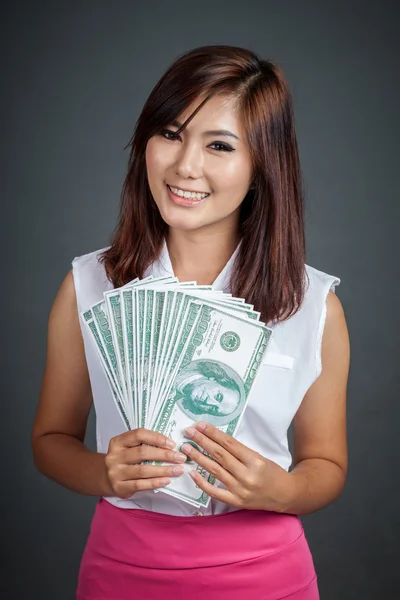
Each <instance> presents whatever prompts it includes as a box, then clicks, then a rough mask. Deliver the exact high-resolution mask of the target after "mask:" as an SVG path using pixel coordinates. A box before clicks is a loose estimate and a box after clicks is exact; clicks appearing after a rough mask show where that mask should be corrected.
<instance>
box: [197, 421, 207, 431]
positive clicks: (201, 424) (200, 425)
mask: <svg viewBox="0 0 400 600" xmlns="http://www.w3.org/2000/svg"><path fill="white" fill-rule="evenodd" d="M206 426H207V423H204V421H199V422H198V423H196V427H197V429H200V431H204V429H205V428H206Z"/></svg>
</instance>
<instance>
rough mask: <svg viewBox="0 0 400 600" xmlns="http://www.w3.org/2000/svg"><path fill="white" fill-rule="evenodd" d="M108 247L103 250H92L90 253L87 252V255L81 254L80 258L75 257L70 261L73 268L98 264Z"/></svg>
mask: <svg viewBox="0 0 400 600" xmlns="http://www.w3.org/2000/svg"><path fill="white" fill-rule="evenodd" d="M108 248H109V246H105V247H104V248H99V249H98V250H93V251H92V252H88V253H87V254H81V255H80V256H75V258H74V259H73V261H72V266H73V268H74V267H76V266H84V265H96V264H99V263H100V258H101V255H102V254H103V252H105V251H106V250H108Z"/></svg>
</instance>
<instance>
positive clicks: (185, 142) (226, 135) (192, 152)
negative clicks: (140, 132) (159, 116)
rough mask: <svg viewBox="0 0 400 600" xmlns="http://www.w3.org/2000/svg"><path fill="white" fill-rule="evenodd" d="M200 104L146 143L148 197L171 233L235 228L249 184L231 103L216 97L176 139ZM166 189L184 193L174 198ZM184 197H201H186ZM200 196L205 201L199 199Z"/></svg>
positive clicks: (248, 169)
mask: <svg viewBox="0 0 400 600" xmlns="http://www.w3.org/2000/svg"><path fill="white" fill-rule="evenodd" d="M199 103H200V101H198V102H197V103H196V104H195V105H193V106H191V107H189V109H188V110H187V111H186V112H185V113H183V114H182V115H181V116H180V118H179V123H169V124H168V125H166V127H165V129H164V130H163V131H162V132H161V133H160V134H158V135H155V136H153V137H152V138H150V139H149V141H148V143H147V147H146V167H147V177H148V182H149V186H150V191H151V193H152V195H153V198H154V200H155V202H156V204H157V206H158V208H159V211H160V213H161V216H162V218H163V219H164V221H165V222H166V223H167V224H168V225H169V226H170V227H173V228H177V229H184V230H196V229H201V228H205V229H208V228H213V229H214V228H215V227H219V226H221V225H222V226H224V225H225V226H228V227H229V226H230V225H232V227H233V228H236V226H237V223H238V220H239V207H240V204H241V203H242V201H243V199H244V197H245V196H246V194H247V192H248V190H249V188H250V183H251V179H252V165H251V159H250V153H249V149H248V146H247V143H246V140H245V136H244V132H243V129H242V127H241V122H240V118H239V116H238V115H237V114H236V112H235V109H234V106H233V103H234V99H232V98H229V97H226V96H225V97H224V96H214V97H213V98H211V99H210V100H208V102H206V103H205V104H204V106H203V107H202V108H201V109H200V110H199V112H198V113H197V114H196V115H195V117H194V118H193V119H192V121H190V123H189V124H188V126H187V127H186V129H184V130H183V131H182V133H181V134H180V135H179V136H178V137H177V138H174V135H173V134H174V131H177V129H178V126H179V125H180V124H181V123H183V121H184V120H185V119H186V118H187V117H188V116H189V115H190V114H191V113H192V111H193V110H194V109H195V108H196V106H198V104H199ZM222 130H224V131H225V132H223V131H222ZM213 131H214V133H212V132H213ZM230 134H232V135H230ZM233 136H235V137H233ZM169 186H171V187H172V188H174V192H177V189H176V188H179V190H182V191H181V192H179V193H178V194H176V193H173V192H172V191H171V190H170V189H169ZM185 192H197V193H200V194H202V196H201V197H199V195H198V194H197V195H196V197H194V198H193V197H192V196H190V197H187V196H188V194H187V193H186V194H185ZM179 194H181V195H179ZM204 194H208V196H207V197H205V198H203V195H204Z"/></svg>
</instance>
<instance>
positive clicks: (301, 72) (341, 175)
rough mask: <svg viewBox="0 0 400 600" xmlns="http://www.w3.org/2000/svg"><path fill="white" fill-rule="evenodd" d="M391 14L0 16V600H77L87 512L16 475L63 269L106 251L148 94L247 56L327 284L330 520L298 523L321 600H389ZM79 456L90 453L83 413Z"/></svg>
mask: <svg viewBox="0 0 400 600" xmlns="http://www.w3.org/2000/svg"><path fill="white" fill-rule="evenodd" d="M398 6H399V5H398V3H396V2H389V1H381V2H380V3H365V2H362V1H360V0H356V1H353V2H343V1H329V2H323V3H322V2H318V1H317V0H315V1H305V2H295V1H288V2H270V1H266V0H264V1H262V2H261V1H260V2H257V1H252V0H247V1H246V2H236V1H234V0H230V1H229V2H216V1H214V2H207V1H204V0H203V1H202V2H201V3H197V4H196V3H194V4H193V3H188V2H182V1H181V0H179V1H173V2H161V1H155V0H149V1H148V2H145V3H137V2H134V1H133V0H132V1H125V2H123V1H115V2H110V1H108V2H107V1H105V0H98V1H86V2H85V1H81V2H76V1H75V2H74V1H69V2H66V1H65V0H59V1H58V2H49V1H42V2H40V3H38V2H13V3H9V4H8V5H6V8H4V7H3V15H2V16H3V18H2V33H1V44H2V53H1V57H2V66H3V69H2V70H3V76H2V95H1V105H2V117H3V123H2V142H3V143H2V148H1V152H2V159H1V167H2V168H1V171H2V175H3V177H2V186H1V187H2V200H1V204H2V218H1V227H2V235H1V241H2V245H3V251H2V255H3V264H2V275H3V289H2V298H3V301H4V302H5V308H4V309H3V311H2V314H3V315H6V318H5V321H4V323H3V338H2V339H3V352H2V354H3V361H2V366H3V369H4V371H3V373H4V377H3V381H4V382H5V385H4V387H3V401H2V409H3V410H2V414H3V415H5V418H4V417H3V418H4V423H5V427H4V429H3V433H2V435H1V442H2V453H1V466H2V469H1V481H2V494H1V499H2V507H3V510H2V530H3V532H4V533H5V535H4V536H3V544H2V547H3V548H2V550H3V552H2V554H3V557H2V561H1V562H2V569H3V570H4V573H3V574H2V575H1V578H0V594H1V597H2V598H4V599H7V600H14V599H21V598H25V597H29V598H31V599H32V600H36V599H42V600H45V599H46V600H47V599H52V600H53V599H57V600H71V599H72V598H74V592H75V587H76V580H77V574H78V569H79V563H80V559H81V555H82V552H83V549H84V546H85V542H86V538H87V536H88V533H89V526H90V520H91V518H92V515H93V511H94V507H95V503H96V501H97V498H93V497H85V496H79V495H77V494H75V493H73V492H70V491H68V490H67V489H64V488H62V487H61V486H59V485H57V484H56V483H54V482H52V481H50V480H48V479H47V478H45V477H44V476H42V475H41V474H40V473H38V471H36V470H35V468H34V466H33V461H32V456H31V447H30V432H31V427H32V422H33V419H34V415H35V411H36V406H37V402H38V397H39V392H40V386H41V380H42V376H43V372H44V366H45V355H46V335H47V320H48V316H49V311H50V308H51V305H52V303H53V301H54V297H55V295H56V293H57V290H58V288H59V286H60V284H61V281H62V280H63V278H64V277H65V275H66V273H67V271H68V270H69V269H70V267H71V260H72V259H73V258H74V257H75V256H78V255H81V254H84V253H87V252H90V251H92V250H95V249H98V248H102V247H104V246H106V245H107V244H108V242H109V237H110V234H111V232H112V230H113V228H114V225H115V222H116V216H117V210H118V205H119V197H120V191H121V187H122V182H123V180H124V177H125V173H126V165H127V160H128V150H124V148H125V146H126V145H127V143H128V142H129V140H130V138H131V135H132V133H133V129H134V125H135V122H136V119H137V117H138V115H139V113H140V110H141V108H142V106H143V103H144V102H145V100H146V98H147V96H148V94H149V93H150V91H151V89H152V87H153V86H154V84H155V83H156V81H157V80H158V79H159V77H160V76H161V75H162V73H163V72H164V71H165V69H166V68H167V67H168V66H169V64H170V63H171V62H172V61H173V60H175V59H176V58H177V56H178V55H179V54H182V53H183V52H185V51H187V50H189V49H191V48H194V47H196V46H201V45H206V44H229V45H237V46H244V47H248V48H250V49H252V50H254V51H255V52H257V53H258V54H259V55H260V56H261V57H262V58H270V59H273V60H276V61H277V62H278V63H279V64H280V65H281V66H282V68H283V70H284V73H285V76H286V78H287V80H288V83H289V86H290V89H291V91H292V95H293V100H294V108H295V115H296V130H297V136H298V142H299V150H300V159H301V165H302V171H303V176H304V182H305V189H306V226H307V264H309V265H311V266H314V267H316V268H317V269H320V270H322V271H325V272H327V273H330V274H333V275H336V276H338V277H340V278H341V281H342V282H341V285H340V286H339V287H338V288H337V289H336V292H337V295H338V296H339V298H340V300H341V302H342V304H343V307H344V310H345V315H346V319H347V324H348V328H349V333H350V342H351V366H350V378H349V385H348V443H349V473H348V479H347V483H346V487H345V491H344V493H343V495H342V496H341V498H340V499H339V500H338V501H336V502H335V503H334V504H332V505H330V506H329V507H327V508H325V509H323V510H322V511H318V512H317V513H314V514H312V515H308V516H305V517H302V518H301V519H302V522H303V525H304V527H305V530H306V535H307V539H308V542H309V545H310V548H311V551H312V553H313V557H314V562H315V567H316V571H317V574H318V580H319V587H320V593H321V600H350V599H357V600H370V599H371V600H372V599H374V600H392V599H393V600H394V599H395V598H397V597H398V596H397V594H398V590H399V586H400V577H399V568H398V560H399V552H398V543H399V534H400V526H399V500H400V494H399V476H398V443H397V440H398V436H397V430H398V424H399V419H400V410H399V402H398V399H399V375H398V374H399V367H398V356H399V350H400V348H399V341H398V338H399V335H398V326H399V318H398V292H399V277H398V274H399V268H398V258H399V253H398V243H397V241H398V236H397V235H396V234H397V229H398V225H399V216H400V214H399V184H398V158H399V150H398V140H399V117H398V106H399V77H398V57H399V43H398V22H399V10H398ZM396 299H397V302H396ZM87 444H88V446H89V447H90V448H92V449H95V436H94V415H93V412H92V414H91V418H90V422H89V426H88V432H87ZM166 551H167V549H166ZM110 600H111V599H110ZM244 600H247V599H244Z"/></svg>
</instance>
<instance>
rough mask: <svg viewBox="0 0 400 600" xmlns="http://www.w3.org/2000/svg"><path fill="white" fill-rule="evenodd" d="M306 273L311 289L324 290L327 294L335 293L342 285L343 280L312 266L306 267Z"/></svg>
mask: <svg viewBox="0 0 400 600" xmlns="http://www.w3.org/2000/svg"><path fill="white" fill-rule="evenodd" d="M304 272H305V275H306V279H307V282H308V284H309V286H310V288H311V289H324V288H326V293H328V291H329V290H332V291H333V292H334V291H335V288H336V287H337V286H338V285H340V283H341V279H340V278H339V277H337V276H336V275H331V274H329V273H326V272H325V271H321V270H319V269H316V268H315V267H312V266H311V265H307V264H305V265H304Z"/></svg>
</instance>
